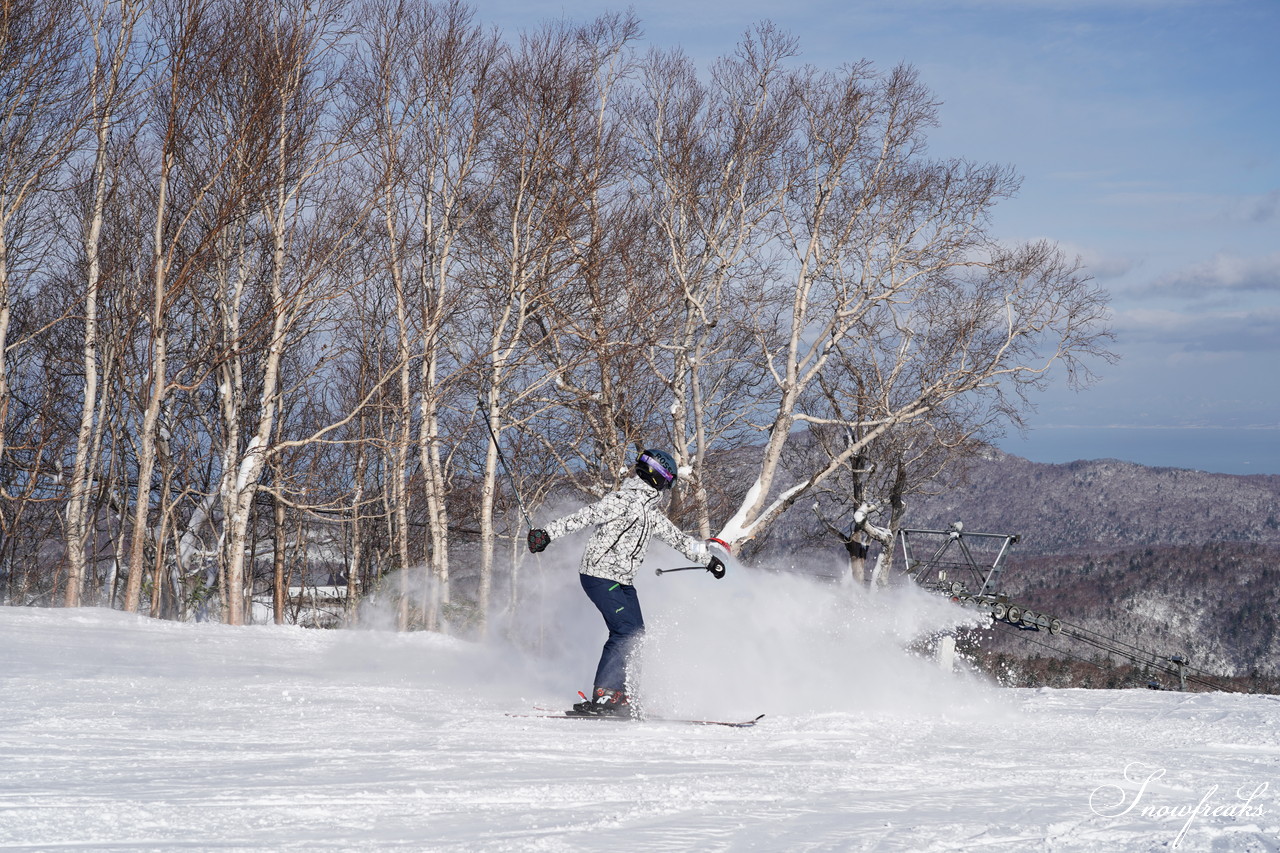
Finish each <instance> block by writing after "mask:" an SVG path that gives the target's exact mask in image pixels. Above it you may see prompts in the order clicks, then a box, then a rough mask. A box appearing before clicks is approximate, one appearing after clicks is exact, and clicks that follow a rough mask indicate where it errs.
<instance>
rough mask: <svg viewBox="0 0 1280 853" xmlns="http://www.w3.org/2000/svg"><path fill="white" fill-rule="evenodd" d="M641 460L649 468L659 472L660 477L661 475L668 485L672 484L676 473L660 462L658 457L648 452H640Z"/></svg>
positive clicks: (656, 472)
mask: <svg viewBox="0 0 1280 853" xmlns="http://www.w3.org/2000/svg"><path fill="white" fill-rule="evenodd" d="M640 461H641V462H643V463H644V464H646V465H648V466H649V470H650V471H652V472H653V473H655V474H657V475H658V476H659V477H661V478H662V481H663V482H664V483H666V484H667V485H668V486H670V485H671V481H672V480H674V479H675V478H676V475H675V474H674V473H672V472H671V471H668V470H667V469H666V467H665V466H664V465H663V464H662V463H661V462H659V461H658V460H657V459H654V458H653V457H652V456H650V455H649V454H647V453H641V454H640Z"/></svg>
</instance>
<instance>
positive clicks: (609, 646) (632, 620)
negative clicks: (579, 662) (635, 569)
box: [578, 575, 644, 692]
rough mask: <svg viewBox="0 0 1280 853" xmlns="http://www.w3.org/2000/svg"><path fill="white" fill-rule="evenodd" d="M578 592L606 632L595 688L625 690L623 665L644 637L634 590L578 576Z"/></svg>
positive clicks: (627, 586)
mask: <svg viewBox="0 0 1280 853" xmlns="http://www.w3.org/2000/svg"><path fill="white" fill-rule="evenodd" d="M578 577H579V578H580V579H581V580H582V589H583V591H584V592H586V594H587V597H588V598H590V599H591V603H592V604H594V605H595V606H596V609H597V610H599V611H600V615H601V616H603V617H604V624H605V625H606V626H607V627H608V629H609V639H608V640H605V643H604V650H603V651H602V652H601V653H600V665H599V666H597V667H596V681H595V686H596V687H607V688H608V689H610V690H621V691H623V692H625V691H626V689H627V663H628V662H629V659H630V657H631V655H632V654H633V653H634V652H635V649H636V647H637V646H638V645H639V643H640V638H641V637H643V636H644V616H643V615H641V613H640V598H639V597H638V596H637V595H636V588H635V587H634V586H630V585H628V584H624V583H619V582H618V581H615V580H610V579H608V578H597V577H592V576H591V575H579V576H578Z"/></svg>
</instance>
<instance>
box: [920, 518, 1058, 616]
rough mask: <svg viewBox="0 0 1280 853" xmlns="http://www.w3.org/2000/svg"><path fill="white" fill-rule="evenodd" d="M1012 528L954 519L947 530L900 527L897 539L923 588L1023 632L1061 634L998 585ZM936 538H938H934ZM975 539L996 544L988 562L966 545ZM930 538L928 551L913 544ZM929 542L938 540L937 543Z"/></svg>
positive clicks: (1014, 537) (1013, 535) (1013, 536)
mask: <svg viewBox="0 0 1280 853" xmlns="http://www.w3.org/2000/svg"><path fill="white" fill-rule="evenodd" d="M1019 538H1020V537H1019V536H1018V534H1016V533H970V532H966V531H965V529H964V525H963V524H962V523H961V522H959V521H957V522H955V523H954V524H952V525H951V527H950V528H948V529H947V530H918V529H907V528H904V529H902V530H899V531H898V539H899V540H900V541H901V542H902V558H903V561H904V564H905V565H906V570H907V574H908V575H911V576H912V577H914V578H915V580H916V583H918V584H920V586H922V587H924V588H925V589H928V590H931V591H933V592H938V593H942V594H944V595H947V596H950V598H951V600H952V601H955V602H956V603H958V604H960V605H961V606H962V607H975V608H977V609H980V610H986V611H987V612H989V613H990V614H991V617H992V618H993V619H995V620H996V621H998V622H1008V623H1009V624H1011V625H1014V626H1015V627H1018V628H1021V629H1023V630H1026V631H1041V630H1044V631H1048V632H1049V633H1051V634H1060V633H1062V622H1061V621H1060V620H1058V619H1054V618H1051V617H1049V616H1046V615H1044V614H1042V613H1035V612H1033V611H1032V610H1030V609H1027V608H1024V607H1021V606H1019V605H1017V604H1014V603H1012V602H1010V601H1009V597H1008V596H1007V595H1005V593H1004V590H1003V589H1001V586H1000V583H1001V575H1002V574H1003V572H1004V563H1005V560H1006V559H1007V558H1008V556H1009V552H1010V551H1011V550H1013V546H1014V545H1016V544H1017V543H1018V539H1019ZM939 540H940V541H939ZM979 542H981V543H982V544H985V545H987V546H989V547H988V551H990V549H991V548H992V547H994V548H995V549H996V555H995V557H994V558H991V560H990V562H989V563H986V564H984V563H979V561H978V559H977V557H975V556H974V548H971V547H970V544H971V543H972V544H973V545H975V546H976V545H978V544H979ZM924 543H930V545H931V546H932V547H933V548H934V550H933V552H932V553H931V554H930V555H929V556H927V557H923V556H920V555H919V554H918V553H917V551H916V550H915V546H917V545H922V544H924ZM933 543H937V544H936V545H935V544H933Z"/></svg>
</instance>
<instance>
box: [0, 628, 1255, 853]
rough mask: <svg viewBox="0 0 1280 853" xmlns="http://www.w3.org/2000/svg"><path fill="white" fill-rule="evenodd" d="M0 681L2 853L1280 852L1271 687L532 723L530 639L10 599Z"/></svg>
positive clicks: (927, 681) (938, 694) (932, 674)
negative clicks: (1243, 806)
mask: <svg viewBox="0 0 1280 853" xmlns="http://www.w3.org/2000/svg"><path fill="white" fill-rule="evenodd" d="M658 633H659V635H660V634H661V632H658ZM671 642H672V640H671V639H670V638H668V646H670V644H671ZM777 642H782V641H779V640H777V639H776V638H775V643H777ZM668 651H670V649H668ZM592 653H594V652H593V651H592ZM806 657H808V656H807V655H806ZM0 664H2V669H0V679H2V692H0V850H84V851H90V850H92V851H153V850H154V851H161V850H164V851H167V850H216V851H227V850H430V851H437V850H439V851H526V850H528V851H582V850H625V851H629V853H630V851H672V850H698V851H748V850H758V851H846V850H848V851H864V850H865V851H899V850H901V851H951V850H970V849H974V850H977V849H981V850H984V851H990V850H1010V851H1012V850H1019V851H1022V850H1045V851H1114V850H1136V851H1147V850H1171V849H1182V850H1213V851H1277V850H1280V733H1278V730H1277V721H1278V720H1280V704H1278V703H1277V701H1276V700H1275V699H1273V698H1270V697H1260V696H1241V695H1229V694H1180V693H1169V692H1152V691H1144V690H1126V691H1085V690H1047V689H1046V690H1004V689H999V688H996V687H991V686H987V685H984V684H980V683H975V682H973V681H972V680H966V679H964V678H961V677H956V676H945V675H943V674H942V673H941V672H939V671H936V670H931V669H930V668H928V667H925V666H922V665H921V666H918V664H920V662H919V661H916V660H914V659H910V658H908V657H907V656H906V655H905V654H904V655H903V658H902V660H901V661H899V662H897V663H895V664H894V666H892V667H889V668H888V672H889V673H890V674H889V675H885V673H884V672H879V675H878V678H879V682H878V683H877V682H875V680H874V679H872V680H871V682H869V683H863V684H862V685H861V686H860V687H859V688H858V690H853V691H849V692H844V693H840V695H839V697H838V699H839V702H838V703H837V707H822V705H821V703H819V702H811V703H810V704H812V705H814V708H813V709H812V710H809V711H804V710H797V709H795V708H794V707H793V708H787V707H785V703H779V704H780V705H783V706H784V707H782V708H781V710H779V709H778V708H773V707H769V700H768V696H767V695H764V694H762V695H758V696H750V695H749V691H748V697H749V698H748V699H747V700H743V699H742V698H741V697H738V696H735V697H733V698H732V701H733V702H734V703H742V702H744V701H750V702H751V703H752V704H751V705H750V706H749V707H748V706H746V705H744V704H736V705H735V707H721V708H714V709H712V710H714V711H716V712H717V718H719V719H742V718H745V717H749V716H754V715H755V714H757V713H767V714H768V716H766V717H765V719H764V720H762V721H761V722H760V723H759V724H758V725H757V726H756V727H755V728H752V729H745V730H737V729H729V728H722V727H697V726H679V725H664V724H661V723H641V724H634V723H600V722H596V721H590V720H584V721H563V720H539V719H521V718H513V717H509V716H506V715H505V712H516V713H520V712H527V711H528V710H529V709H530V708H531V707H532V706H533V705H534V704H548V703H550V704H552V705H555V704H557V703H560V704H563V703H566V702H567V701H568V699H567V698H566V697H564V696H563V694H560V693H559V692H558V691H559V690H560V688H561V685H560V684H559V683H552V682H553V679H549V678H548V676H547V675H546V673H545V672H543V671H542V668H543V667H545V666H548V664H547V663H546V662H545V661H542V660H539V659H534V658H522V657H518V656H515V655H514V654H513V653H512V651H511V650H510V649H506V650H503V649H496V648H489V647H486V646H481V645H478V644H473V643H465V642H462V641H458V640H453V639H449V638H446V637H441V636H438V635H429V634H393V633H387V632H377V631H307V630H303V629H296V628H277V627H251V628H240V629H236V628H229V627H226V626H221V625H207V624H206V625H176V624H171V623H162V622H156V621H152V620H148V619H142V618H138V617H134V616H129V615H126V614H122V613H117V612H112V611H107V610H34V609H17V608H0ZM903 673H906V674H903ZM695 675H696V673H695ZM864 675H865V674H864ZM654 677H655V678H661V677H663V674H662V673H661V672H658V673H657V674H656V675H655V676H654ZM666 677H667V678H668V679H669V680H670V681H671V682H672V683H674V682H675V681H678V678H677V677H676V675H673V674H671V673H668V674H667V676H666ZM833 677H834V676H833ZM897 679H901V683H899V681H898V680H897ZM769 689H775V688H774V687H773V686H770V688H769ZM859 691H862V692H859ZM922 691H923V694H924V695H925V696H926V699H925V700H924V701H918V699H913V700H911V701H904V702H903V703H901V704H899V705H895V704H894V703H893V701H890V698H889V697H892V696H894V695H903V696H907V697H919V696H921V694H922ZM828 693H829V691H828ZM822 695H827V694H826V693H824V694H822ZM860 696H862V697H865V701H863V700H862V699H860V698H859V697H860ZM677 704H678V703H677ZM839 705H843V706H844V707H839ZM663 710H664V712H665V711H666V710H667V709H665V708H664V709H663ZM1126 768H1128V769H1127V770H1126ZM1159 770H1163V771H1164V772H1163V774H1156V771H1159ZM1126 773H1128V778H1126ZM1152 774H1156V775H1155V777H1154V778H1152V779H1151V781H1149V782H1148V783H1147V787H1146V788H1145V789H1142V788H1141V780H1143V779H1148V778H1149V777H1152ZM1241 791H1243V792H1245V793H1248V792H1255V793H1254V796H1253V799H1252V800H1251V801H1250V802H1249V803H1248V806H1249V809H1250V813H1249V814H1247V815H1239V814H1227V815H1224V814H1223V813H1222V812H1221V811H1219V814H1218V815H1216V816H1214V815H1212V814H1204V815H1197V816H1195V817H1193V818H1192V819H1191V822H1190V824H1189V825H1187V826H1185V829H1184V825H1185V824H1187V819H1186V817H1184V816H1175V815H1173V814H1171V813H1170V810H1172V809H1175V808H1178V807H1181V808H1183V810H1184V812H1185V810H1186V809H1188V808H1192V807H1195V806H1196V805H1197V804H1199V803H1201V802H1205V803H1207V807H1206V810H1207V809H1211V808H1212V807H1214V806H1218V807H1225V806H1231V805H1232V804H1234V803H1240V802H1241V801H1240V800H1238V799H1237V796H1238V793H1239V792H1241ZM1135 798H1137V799H1138V802H1136V803H1135V802H1134V799H1135ZM1126 804H1127V805H1131V806H1133V807H1132V808H1130V809H1129V810H1128V811H1127V812H1124V806H1125V805H1126ZM1159 807H1165V812H1164V813H1163V815H1160V814H1156V813H1152V812H1150V811H1149V810H1148V813H1147V814H1145V815H1144V814H1143V813H1142V809H1143V808H1148V809H1150V808H1159ZM1121 812H1124V813H1121Z"/></svg>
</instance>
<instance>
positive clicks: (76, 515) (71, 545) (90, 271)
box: [65, 0, 142, 607]
mask: <svg viewBox="0 0 1280 853" xmlns="http://www.w3.org/2000/svg"><path fill="white" fill-rule="evenodd" d="M141 12H142V7H141V4H139V3H136V2H132V0H125V2H123V3H121V4H120V5H119V9H118V11H117V12H116V13H115V14H114V15H113V14H112V4H111V3H109V2H104V3H103V4H102V6H101V7H100V8H98V9H95V10H94V11H93V12H92V13H91V16H90V20H89V28H90V33H91V42H92V45H93V56H92V57H91V63H90V66H89V75H88V78H89V82H88V87H87V90H88V99H87V105H88V117H89V120H90V122H91V123H92V128H93V141H92V151H93V161H92V162H93V166H92V170H91V172H90V180H89V193H88V199H89V203H88V208H89V209H88V212H87V215H86V225H85V228H84V266H85V287H84V308H83V317H84V320H83V325H84V347H83V354H84V390H83V392H82V395H81V400H80V424H79V428H78V430H77V431H76V445H75V461H74V463H73V468H72V472H71V482H70V485H69V495H68V498H67V508H66V543H67V590H66V598H65V603H66V605H67V606H68V607H76V606H78V605H79V604H80V596H81V593H82V590H83V587H84V579H85V568H86V566H85V541H86V538H87V536H88V505H89V493H90V488H91V484H92V481H93V478H94V473H95V471H96V470H97V468H98V465H99V462H100V460H99V458H98V454H99V452H100V448H101V442H100V440H99V436H100V435H101V429H102V421H101V416H102V408H101V405H100V402H99V400H98V379H99V352H98V348H99V342H98V333H99V328H98V303H99V289H100V287H101V284H102V275H101V270H102V261H101V248H102V228H103V220H104V218H105V216H106V204H107V193H108V190H109V188H110V182H111V178H112V174H111V172H110V171H109V165H110V162H111V158H112V156H113V154H116V152H115V150H114V146H113V144H112V136H113V132H114V130H115V126H116V123H117V121H118V120H119V112H120V110H121V105H122V102H126V101H127V100H128V99H129V98H130V97H131V92H130V88H131V87H130V83H131V79H130V69H129V67H128V65H129V62H130V53H131V50H132V48H133V43H134V35H133V34H134V28H135V26H136V25H137V22H138V18H139V16H140V15H141ZM113 30H114V31H113Z"/></svg>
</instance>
